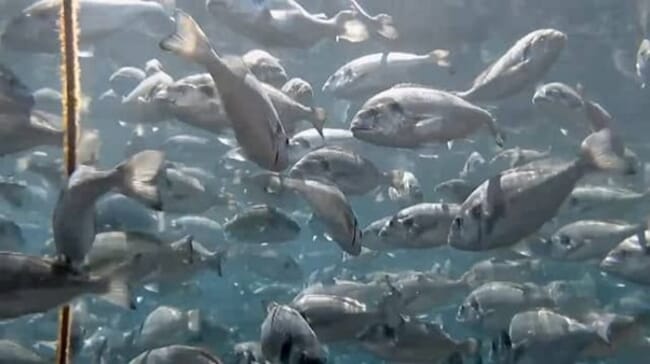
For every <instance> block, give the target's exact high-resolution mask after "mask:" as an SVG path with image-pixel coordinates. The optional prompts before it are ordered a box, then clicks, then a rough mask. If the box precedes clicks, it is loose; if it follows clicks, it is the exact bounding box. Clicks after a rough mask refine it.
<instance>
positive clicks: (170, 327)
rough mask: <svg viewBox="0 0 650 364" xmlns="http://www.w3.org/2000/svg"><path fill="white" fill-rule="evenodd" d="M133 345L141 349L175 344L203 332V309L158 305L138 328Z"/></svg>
mask: <svg viewBox="0 0 650 364" xmlns="http://www.w3.org/2000/svg"><path fill="white" fill-rule="evenodd" d="M136 331H137V333H136V334H135V337H134V339H133V345H134V346H135V347H136V348H138V350H139V351H146V350H151V349H155V348H160V347H164V346H167V345H173V344H175V343H177V342H183V341H185V340H187V339H188V338H190V339H191V338H192V337H197V336H198V335H200V334H201V311H200V310H197V309H193V310H180V309H178V308H176V307H172V306H158V307H156V308H155V309H154V310H153V311H151V312H149V314H148V315H147V316H146V317H145V319H144V321H143V322H142V324H141V325H140V326H139V327H138V328H137V329H136Z"/></svg>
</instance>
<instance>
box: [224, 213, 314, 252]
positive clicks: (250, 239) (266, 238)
mask: <svg viewBox="0 0 650 364" xmlns="http://www.w3.org/2000/svg"><path fill="white" fill-rule="evenodd" d="M223 231H224V233H225V234H226V235H227V236H228V237H230V238H231V239H236V240H237V241H241V242H244V243H254V244H261V243H283V242H287V241H292V240H295V239H296V238H297V237H298V236H299V235H300V231H301V228H300V225H299V224H298V223H297V222H296V221H295V220H294V219H293V218H291V216H289V215H288V214H287V213H285V212H283V211H281V210H279V209H277V208H275V207H273V206H269V205H254V206H251V207H248V208H246V209H245V210H244V211H242V212H240V213H238V214H237V215H235V216H234V217H233V218H232V219H230V220H228V221H226V223H225V224H224V225H223Z"/></svg>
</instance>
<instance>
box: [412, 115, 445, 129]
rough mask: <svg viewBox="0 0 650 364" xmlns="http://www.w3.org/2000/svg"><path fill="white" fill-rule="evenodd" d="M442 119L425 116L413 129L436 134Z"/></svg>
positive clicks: (440, 117)
mask: <svg viewBox="0 0 650 364" xmlns="http://www.w3.org/2000/svg"><path fill="white" fill-rule="evenodd" d="M444 119H445V118H444V117H442V116H440V115H425V116H423V117H422V118H421V119H419V120H418V121H417V123H415V126H414V129H416V130H418V131H422V132H425V133H437V132H439V131H440V124H441V123H442V121H443V120H444Z"/></svg>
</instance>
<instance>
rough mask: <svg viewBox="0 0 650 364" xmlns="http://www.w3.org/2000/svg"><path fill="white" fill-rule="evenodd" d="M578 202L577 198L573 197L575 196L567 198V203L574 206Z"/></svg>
mask: <svg viewBox="0 0 650 364" xmlns="http://www.w3.org/2000/svg"><path fill="white" fill-rule="evenodd" d="M578 202H579V201H578V199H577V198H575V197H571V198H570V199H569V205H571V206H576V205H578Z"/></svg>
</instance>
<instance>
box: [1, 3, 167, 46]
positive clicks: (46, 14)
mask: <svg viewBox="0 0 650 364" xmlns="http://www.w3.org/2000/svg"><path fill="white" fill-rule="evenodd" d="M172 4H173V2H172ZM60 7H61V0H55V1H52V0H39V1H36V2H34V3H33V4H31V5H30V6H28V7H27V8H25V9H23V11H22V13H20V14H18V15H16V16H13V17H12V18H11V19H10V20H9V23H8V24H7V27H6V28H5V30H4V32H3V33H2V35H1V38H0V39H1V40H2V44H3V45H5V46H6V47H9V48H10V49H14V50H18V51H24V52H31V53H58V51H59V32H58V30H59V28H58V19H59V8H60ZM174 7H175V6H174V5H170V1H167V0H165V1H163V0H161V1H139V0H81V1H79V11H80V14H79V28H80V29H81V32H80V42H81V44H82V49H84V50H88V53H90V54H92V48H93V46H94V45H96V44H98V43H101V42H102V41H106V39H107V37H109V36H110V35H114V34H116V33H118V32H121V31H123V30H124V29H128V30H130V31H131V32H138V33H140V34H144V35H148V36H151V37H159V36H162V35H164V34H165V32H168V31H169V29H170V28H171V27H173V20H172V19H171V17H170V15H171V11H172V10H173V8H174Z"/></svg>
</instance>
